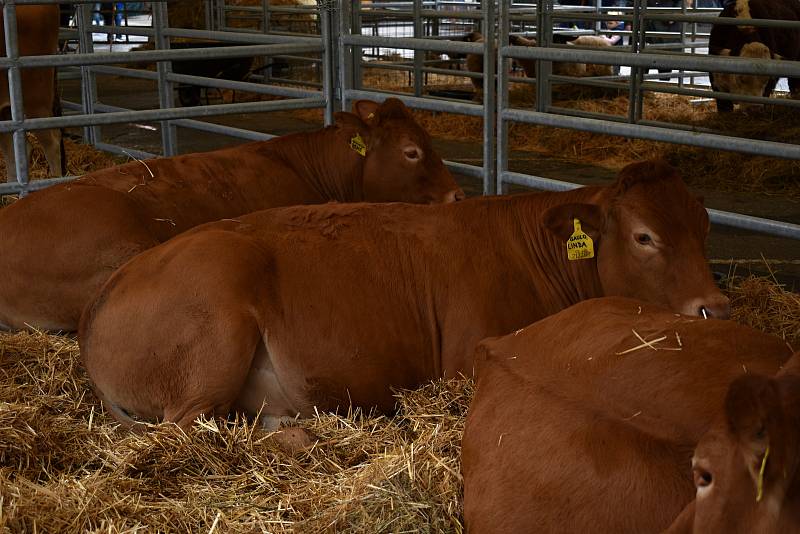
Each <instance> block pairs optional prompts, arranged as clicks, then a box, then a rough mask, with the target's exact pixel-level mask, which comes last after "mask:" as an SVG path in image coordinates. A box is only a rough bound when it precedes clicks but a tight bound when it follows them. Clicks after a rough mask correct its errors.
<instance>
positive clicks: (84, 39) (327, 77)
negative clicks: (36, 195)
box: [0, 0, 334, 195]
mask: <svg viewBox="0 0 800 534" xmlns="http://www.w3.org/2000/svg"><path fill="white" fill-rule="evenodd" d="M55 3H70V4H75V5H76V6H77V9H76V21H77V29H76V30H75V31H74V32H71V33H70V32H67V35H68V36H72V37H77V39H78V41H79V53H74V54H64V55H49V56H23V57H20V55H19V49H18V34H17V24H16V21H17V19H16V6H18V5H24V4H55ZM91 4H92V2H88V1H86V0H68V1H66V2H57V1H55V0H35V1H34V0H6V1H4V2H3V15H4V24H5V42H6V50H7V57H5V58H0V69H6V70H7V72H8V81H9V92H10V95H11V120H10V121H0V133H11V134H12V138H13V146H14V154H15V159H16V161H15V164H16V172H17V182H15V183H14V182H12V183H6V184H0V194H9V193H20V194H23V195H24V194H26V193H27V192H29V191H32V190H35V189H41V188H43V187H47V186H48V185H52V184H53V183H58V182H61V181H64V179H65V178H64V177H60V178H53V179H47V180H37V181H35V182H30V181H29V180H28V159H27V141H26V132H29V131H34V130H40V129H48V128H67V127H83V128H84V140H85V141H86V142H88V143H91V144H93V145H95V146H97V147H98V148H101V149H103V150H106V151H109V152H112V153H124V154H129V155H134V156H136V157H149V156H152V154H147V153H142V152H137V151H132V150H130V149H126V148H125V147H120V146H117V145H114V144H112V143H106V142H103V140H102V138H101V136H100V132H99V129H98V126H100V125H104V124H121V123H129V122H134V121H160V123H161V128H160V131H161V141H162V143H161V144H162V153H161V155H164V156H172V155H175V154H176V153H177V145H178V136H177V130H176V128H177V127H178V126H180V127H182V128H192V129H197V130H201V131H206V132H213V133H218V134H224V135H229V136H233V137H240V138H244V139H268V138H270V137H272V136H270V135H268V134H262V133H257V132H248V131H245V130H242V129H239V128H234V127H229V126H224V125H220V124H212V123H208V122H204V121H201V120H196V119H198V118H203V117H212V116H220V115H230V114H236V113H260V112H269V111H278V110H294V109H307V108H324V109H325V117H326V121H327V122H330V121H331V120H332V117H333V102H334V97H333V71H332V68H331V65H332V64H333V59H332V57H330V56H331V54H332V52H333V50H334V44H333V41H332V33H331V32H330V28H329V25H330V19H329V17H328V12H327V11H325V10H323V11H322V12H321V13H320V21H321V24H320V25H321V34H322V35H321V36H317V37H304V36H293V35H278V34H261V33H247V32H233V31H227V32H220V31H207V30H194V29H185V28H172V27H170V26H169V23H168V20H167V4H166V2H165V1H156V2H152V3H151V4H152V25H151V27H128V26H123V27H117V26H102V27H101V26H92V24H91V9H92V6H91ZM93 33H104V34H117V35H137V36H145V37H147V38H149V39H152V40H153V42H154V44H155V50H141V51H129V52H108V53H95V52H94V43H93V37H92V34H93ZM178 37H179V38H190V39H211V40H214V41H221V42H223V43H232V45H231V46H227V45H225V46H218V47H214V48H201V47H198V48H188V47H187V48H183V49H180V50H177V49H176V50H172V49H170V41H171V39H172V38H178ZM233 43H235V45H233ZM306 53H312V54H317V55H320V56H321V58H322V59H321V63H322V64H323V69H322V71H323V72H322V76H321V82H320V84H319V85H320V86H321V87H320V89H321V90H318V89H316V88H302V89H301V88H294V87H286V86H285V85H278V84H276V83H274V82H272V83H266V82H264V81H263V80H262V82H261V83H254V82H250V81H232V80H223V79H217V78H211V77H203V76H191V75H186V74H178V73H175V72H173V69H172V62H173V61H178V60H181V59H184V60H185V59H226V58H241V57H250V56H266V57H273V56H286V55H294V54H306ZM154 62H155V63H156V65H157V67H156V71H155V72H153V71H148V70H142V69H132V68H129V67H122V66H114V65H118V64H130V63H154ZM28 67H58V68H62V69H63V68H67V67H78V68H79V69H80V75H79V76H80V82H81V101H80V102H69V101H65V102H63V107H64V109H65V110H72V111H76V112H77V113H75V114H70V115H68V116H63V117H48V118H30V119H29V118H26V117H25V116H24V95H23V92H22V87H21V77H20V69H22V68H28ZM103 74H107V75H115V76H128V77H132V78H140V79H148V80H153V81H155V82H156V85H157V88H158V95H159V107H158V108H157V109H149V110H131V109H125V108H120V107H112V106H108V105H104V104H102V103H101V102H100V101H99V100H98V97H97V85H96V79H95V77H96V76H97V75H103ZM179 83H186V84H192V85H200V86H205V87H216V88H220V89H233V90H245V91H250V92H252V93H256V94H263V95H272V96H278V97H283V98H284V99H282V100H274V101H255V102H242V103H231V104H215V105H201V106H195V107H176V106H175V102H174V90H175V86H176V84H179ZM67 179H68V178H67Z"/></svg>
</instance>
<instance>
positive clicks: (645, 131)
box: [501, 109, 800, 159]
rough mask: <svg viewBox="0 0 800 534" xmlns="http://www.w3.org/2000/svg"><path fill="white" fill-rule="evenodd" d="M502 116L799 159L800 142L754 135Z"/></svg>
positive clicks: (515, 113)
mask: <svg viewBox="0 0 800 534" xmlns="http://www.w3.org/2000/svg"><path fill="white" fill-rule="evenodd" d="M501 115H502V117H503V119H506V120H512V121H516V122H526V123H529V124H538V125H540V126H551V127H554V128H567V129H570V130H580V131H584V132H592V133H597V134H608V135H616V136H620V137H633V138H636V139H647V140H650V141H664V142H667V143H676V144H681V145H691V146H699V147H703V148H710V149H713V150H726V151H733V152H741V153H744V154H753V155H756V156H769V157H773V158H783V159H800V145H792V144H788V143H777V142H773V141H759V140H755V139H742V138H740V137H730V136H726V135H715V134H709V133H705V132H694V131H684V130H677V131H676V130H668V129H666V128H657V127H654V126H643V125H641V124H621V123H616V122H611V121H606V120H598V119H588V118H577V117H565V116H560V115H554V114H550V113H542V112H537V111H524V110H521V109H504V110H502V111H501Z"/></svg>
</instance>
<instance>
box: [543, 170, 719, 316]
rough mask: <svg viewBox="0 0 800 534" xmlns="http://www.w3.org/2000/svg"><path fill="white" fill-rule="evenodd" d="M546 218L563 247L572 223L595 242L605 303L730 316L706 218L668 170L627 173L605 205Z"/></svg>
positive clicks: (555, 211)
mask: <svg viewBox="0 0 800 534" xmlns="http://www.w3.org/2000/svg"><path fill="white" fill-rule="evenodd" d="M543 217H544V219H543V220H544V224H545V226H546V227H547V228H548V229H549V230H550V231H551V232H552V233H554V234H555V235H556V236H557V237H558V238H559V240H561V241H562V242H566V240H567V239H568V238H569V236H570V235H571V234H572V232H573V219H575V218H577V219H579V220H580V221H581V223H582V229H583V231H584V232H585V233H587V234H588V235H589V236H590V237H592V239H593V240H594V246H595V255H596V261H597V272H598V275H599V278H600V285H601V286H602V290H603V294H604V295H607V296H622V297H630V298H637V299H641V300H645V301H648V302H653V303H656V304H661V305H663V306H666V307H668V308H670V309H672V310H675V311H677V312H680V313H683V314H687V315H700V316H705V317H712V316H713V317H717V318H727V317H728V316H729V315H730V306H729V303H728V299H727V298H726V297H725V296H724V295H723V294H722V293H721V292H720V290H719V288H718V287H717V286H716V285H715V284H714V280H713V278H712V276H711V272H710V270H709V268H708V263H707V261H706V257H705V240H706V236H707V235H708V231H709V229H710V222H709V219H708V213H706V210H705V209H704V208H703V205H702V204H701V202H700V201H699V200H698V199H697V198H695V197H694V196H692V195H691V194H690V193H689V191H688V189H687V188H686V186H685V185H684V183H683V181H682V180H681V178H680V176H679V175H678V173H677V171H676V170H675V169H674V168H672V167H671V166H669V165H668V164H667V163H665V162H663V161H659V160H654V161H644V162H639V163H633V164H631V165H628V166H627V167H625V168H624V169H622V171H621V172H620V174H619V177H618V178H617V181H616V183H615V184H614V185H613V186H611V190H610V194H609V195H608V196H606V197H604V200H602V201H601V203H600V204H564V205H560V206H555V207H553V208H550V209H549V210H548V211H547V212H545V213H544V216H543ZM578 261H586V260H578Z"/></svg>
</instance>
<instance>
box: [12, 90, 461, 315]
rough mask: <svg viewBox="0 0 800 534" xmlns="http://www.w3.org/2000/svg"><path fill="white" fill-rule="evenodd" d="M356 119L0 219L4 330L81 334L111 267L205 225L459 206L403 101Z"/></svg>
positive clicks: (192, 158)
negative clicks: (277, 214) (354, 204)
mask: <svg viewBox="0 0 800 534" xmlns="http://www.w3.org/2000/svg"><path fill="white" fill-rule="evenodd" d="M354 111H355V113H339V114H337V121H336V124H335V125H334V126H330V127H327V128H324V129H322V130H319V131H315V132H310V133H299V134H292V135H287V136H284V137H279V138H277V139H272V140H269V141H263V142H257V143H250V144H245V145H241V146H236V147H233V148H228V149H225V150H218V151H215V152H208V153H201V154H190V155H186V156H177V157H173V158H165V159H155V160H148V161H145V162H140V161H136V162H131V163H128V164H126V165H121V166H119V167H113V168H110V169H104V170H102V171H97V172H93V173H90V174H87V175H86V176H83V177H82V178H80V179H79V180H76V181H75V182H72V183H70V184H64V185H59V186H54V187H51V188H49V189H46V190H44V191H40V192H37V193H33V194H31V195H30V196H28V197H26V198H24V199H22V200H20V201H18V202H16V203H14V204H12V205H11V206H9V207H7V208H4V209H3V210H0V235H2V236H3V254H0V272H2V273H3V276H1V277H0V325H3V324H4V325H5V326H6V327H7V328H9V327H10V328H23V327H24V326H25V325H30V326H34V327H38V328H44V329H48V330H75V329H77V326H78V320H79V318H80V314H81V311H82V310H83V307H84V306H85V305H86V303H87V302H88V300H89V298H90V296H91V295H92V294H94V293H95V292H96V291H97V290H98V289H99V288H100V286H101V285H102V284H103V282H105V281H106V280H107V279H108V277H109V276H110V275H111V273H112V272H114V270H116V269H117V268H118V267H119V266H120V265H122V264H123V263H125V262H126V261H127V260H128V259H130V258H131V257H133V256H135V255H136V254H138V253H140V252H142V251H144V250H147V249H148V248H150V247H153V246H155V245H157V244H159V243H162V242H164V241H167V240H168V239H170V238H171V237H173V236H175V235H177V234H179V233H181V232H183V231H185V230H187V229H189V228H192V227H194V226H197V225H199V224H202V223H206V222H210V221H215V220H219V219H225V218H231V217H237V216H239V215H242V214H244V213H249V212H252V211H256V210H260V209H264V208H271V207H276V206H288V205H293V204H319V203H324V202H328V201H331V200H336V201H339V202H351V201H363V200H368V201H373V202H386V201H401V202H418V203H435V202H450V201H454V200H459V199H461V198H463V196H464V194H463V192H462V191H461V189H460V188H459V187H458V185H456V183H455V181H454V179H453V177H452V175H451V174H450V172H449V171H448V170H447V168H446V167H445V166H444V163H443V162H442V159H441V158H440V157H439V155H438V154H437V153H436V152H435V151H434V150H433V147H432V145H431V140H430V137H429V136H428V134H427V133H426V132H425V131H424V130H423V129H422V128H421V127H420V126H419V125H418V124H417V123H416V122H415V121H414V119H413V117H412V116H411V113H410V112H409V111H408V109H407V108H406V107H405V106H404V105H403V104H402V103H401V102H400V101H399V100H397V99H389V100H387V101H386V102H385V103H383V104H381V105H379V104H377V103H375V102H371V101H366V100H362V101H359V102H356V104H355V106H354ZM354 139H355V140H354ZM359 141H363V144H364V145H365V146H364V149H365V153H364V155H362V154H361V153H359V152H358V150H356V149H358V148H359ZM151 173H152V176H151Z"/></svg>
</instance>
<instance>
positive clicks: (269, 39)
mask: <svg viewBox="0 0 800 534" xmlns="http://www.w3.org/2000/svg"><path fill="white" fill-rule="evenodd" d="M234 2H235V0H207V2H206V10H205V19H206V23H207V26H206V27H207V28H208V30H189V29H182V28H172V27H170V26H169V24H168V23H167V20H166V10H165V9H164V4H163V3H161V2H154V3H153V6H154V11H153V24H152V27H149V28H133V27H122V28H116V27H103V28H98V27H94V28H92V27H91V26H90V25H89V24H87V20H88V16H89V11H88V7H87V6H86V5H85V4H86V3H87V2H86V1H85V0H71V3H73V4H82V5H83V7H82V8H81V9H79V10H78V31H77V36H78V38H79V40H80V47H81V53H78V54H71V55H66V56H43V57H24V58H19V56H18V53H17V50H16V48H15V43H14V44H13V45H12V44H11V41H15V39H14V38H13V36H14V35H15V34H14V19H13V9H14V7H13V6H14V5H16V4H25V3H54V2H53V1H52V0H35V1H34V0H16V1H11V0H9V1H7V2H4V4H3V9H4V13H6V17H7V18H6V27H7V33H6V41H7V46H8V54H9V55H8V58H5V59H0V68H6V69H8V71H9V86H10V88H11V90H12V94H14V95H15V98H14V100H13V105H12V120H11V121H5V122H0V132H12V133H13V136H14V141H15V145H14V146H15V151H18V152H16V153H17V154H18V155H19V154H22V150H24V133H25V131H27V130H33V129H39V128H51V127H65V126H84V127H85V131H84V134H85V138H86V139H87V141H89V142H92V143H94V144H95V145H96V146H98V147H100V148H102V149H106V150H110V151H117V152H119V151H121V150H122V148H121V147H116V146H114V145H111V144H108V143H104V142H103V141H102V139H101V138H100V137H99V135H98V132H97V127H98V125H102V124H115V123H123V122H128V121H132V120H136V121H142V120H156V121H163V122H162V128H161V135H162V144H163V150H162V151H163V154H165V155H171V154H174V153H175V151H176V132H175V127H176V126H180V127H191V128H196V129H201V130H204V131H208V132H213V133H224V134H226V135H234V136H237V137H240V138H243V139H264V138H268V137H269V136H268V135H267V134H262V133H258V132H251V131H247V130H244V129H240V128H233V127H229V126H223V125H219V124H211V123H208V122H203V121H199V120H195V119H196V118H199V117H204V116H211V115H216V114H228V113H240V112H257V111H270V110H278V109H298V108H308V107H323V106H324V107H325V111H326V113H325V116H326V122H328V123H329V122H330V121H331V120H332V114H333V110H334V107H337V108H341V109H348V108H349V105H350V103H351V102H352V101H353V100H354V99H358V98H371V99H375V100H382V99H385V98H387V97H389V96H396V97H398V98H400V99H401V100H403V101H404V102H405V103H406V104H407V105H409V106H410V107H413V108H417V109H424V110H431V111H437V112H445V113H453V114H461V115H466V116H474V117H480V118H482V120H483V127H482V139H483V147H482V152H483V153H482V156H483V157H482V165H481V166H474V165H466V164H462V163H457V162H446V164H447V165H448V166H449V168H450V169H451V170H453V171H455V172H458V173H461V174H464V175H467V176H471V177H476V178H480V179H482V180H483V191H484V193H485V194H493V193H495V192H502V191H504V189H505V188H506V187H507V186H508V185H509V184H519V185H524V186H529V187H534V188H537V189H549V190H559V189H568V188H573V187H578V186H577V184H572V183H567V182H560V181H556V180H552V179H548V178H544V177H539V176H530V175H523V174H520V173H515V172H511V171H510V170H509V168H508V153H509V144H508V130H509V127H510V125H511V124H512V123H515V122H520V123H528V124H534V125H540V126H547V127H554V128H567V129H573V130H581V131H587V132H594V133H602V134H610V135H615V136H621V137H625V138H637V139H647V140H652V141H662V142H667V143H677V144H685V145H691V146H698V147H704V148H708V149H714V150H734V151H738V152H742V153H746V154H755V155H764V156H770V157H777V158H791V159H797V160H800V146H798V145H796V144H792V143H787V142H776V141H769V140H756V139H746V138H740V137H735V136H733V135H730V134H729V133H726V132H715V131H711V130H709V129H707V128H704V127H701V126H688V125H682V124H673V123H668V122H659V121H655V120H650V119H647V118H646V117H645V114H644V113H643V108H644V105H645V98H644V97H645V95H646V94H648V93H653V92H658V93H665V94H674V95H683V96H689V97H692V98H698V99H711V98H720V99H732V100H736V101H740V102H749V103H769V104H771V105H776V106H786V107H791V108H795V107H797V106H798V101H796V100H791V99H788V98H783V97H782V95H781V96H779V97H777V98H776V97H757V96H744V95H731V94H729V93H722V92H715V91H711V90H710V88H709V87H708V85H707V82H706V81H705V80H704V79H705V78H707V76H708V72H710V71H713V72H720V73H738V74H760V75H769V76H773V75H774V76H783V77H785V76H796V77H797V76H800V62H793V61H776V60H755V59H742V58H730V57H719V56H708V55H706V54H705V50H704V49H705V48H706V47H707V45H708V35H709V29H710V27H711V25H712V24H739V25H748V26H756V27H761V26H778V27H792V28H796V27H800V23H796V22H788V21H768V20H742V19H739V20H738V21H737V20H733V19H719V18H718V17H717V16H716V15H717V13H718V11H719V10H718V9H714V8H707V7H696V6H694V7H692V8H688V7H687V6H685V5H684V6H683V7H679V8H672V9H662V8H659V9H654V8H649V7H648V6H647V2H646V1H645V0H631V2H630V3H631V5H619V2H615V3H616V4H617V5H611V6H609V5H603V4H604V2H603V1H601V0H596V1H595V2H594V4H593V5H591V6H586V7H574V6H559V5H555V2H554V1H553V0H541V1H539V2H534V3H532V2H530V1H525V2H516V1H513V0H508V1H500V2H497V1H496V0H481V1H480V2H478V1H475V0H469V1H464V2H459V1H456V0H403V1H391V2H378V1H373V2H361V1H354V2H345V1H339V2H336V3H325V2H321V4H322V7H321V8H320V9H318V10H317V9H315V10H313V13H314V16H315V17H316V18H315V19H313V20H316V21H317V24H318V25H317V30H318V32H319V35H309V34H306V33H305V32H304V31H301V32H299V33H298V32H293V31H287V30H291V28H286V27H280V26H279V25H278V26H276V24H275V21H276V20H280V19H279V16H280V15H281V14H298V13H304V14H308V13H309V12H310V10H309V9H308V8H307V7H291V6H278V5H273V4H272V3H270V2H268V1H262V3H261V5H260V6H258V5H255V6H253V5H251V6H241V5H236V4H234ZM623 3H626V2H623ZM244 7H247V9H243V8H244ZM9 14H10V16H9ZM496 16H497V20H496V18H495V17H496ZM284 20H287V19H284ZM659 20H661V21H672V22H673V23H677V24H678V29H677V30H675V31H659V30H657V29H653V28H656V27H657V26H653V25H651V24H650V22H651V21H659ZM237 21H239V22H237ZM609 21H621V22H624V23H625V25H624V27H622V28H620V27H615V28H610V27H608V24H607V23H608V22H609ZM242 24H244V25H245V26H247V27H238V28H237V27H235V26H241V25H242ZM248 25H249V26H248ZM9 28H10V30H11V31H9ZM295 29H296V28H295ZM317 30H314V31H317ZM473 30H478V31H481V32H483V33H484V34H486V35H487V38H486V39H485V40H484V42H482V43H476V42H466V41H464V40H461V39H462V38H463V37H464V36H465V35H466V34H467V33H468V32H470V31H473ZM92 32H113V33H115V34H122V35H125V34H131V35H143V36H147V37H149V38H152V39H153V40H154V41H155V43H156V50H150V51H136V52H131V53H122V54H120V53H110V54H105V53H104V54H94V53H92V39H91V33H92ZM387 32H389V34H388V35H387V34H386V33H387ZM392 32H393V33H392ZM312 33H313V32H312ZM511 34H515V35H526V36H529V37H535V38H536V39H537V42H538V45H539V46H536V47H520V46H512V45H509V44H508V42H509V41H508V37H509V35H511ZM584 34H587V35H598V34H601V35H606V36H620V37H621V38H622V44H621V45H620V46H614V47H608V48H602V49H586V48H580V47H574V46H567V45H561V44H556V42H554V41H560V42H563V36H577V35H584ZM178 37H180V38H193V39H208V40H215V41H225V42H232V43H236V44H237V46H222V47H216V48H206V49H199V48H198V49H191V48H190V49H182V50H171V49H170V41H171V39H173V38H178ZM492 37H494V38H492ZM653 38H661V41H659V42H655V41H654V39H653ZM9 45H10V46H9ZM309 54H317V56H316V58H313V61H308V62H306V64H315V65H317V67H314V68H316V69H317V70H318V72H319V76H320V78H319V81H316V80H305V81H303V80H298V79H291V78H286V77H276V76H274V73H272V74H268V73H266V72H265V73H264V74H263V75H262V76H261V77H260V78H256V77H251V81H247V82H241V81H231V80H220V79H214V78H204V77H198V76H190V75H186V74H177V73H175V72H173V70H172V69H171V68H170V66H171V62H172V61H178V60H180V59H183V58H190V57H191V58H211V57H215V58H232V57H242V56H246V55H251V56H268V57H272V58H276V57H279V58H290V59H291V58H299V59H298V63H300V59H302V60H306V59H309V58H308V57H307V56H308V55H309ZM468 54H474V55H476V56H480V57H481V58H482V67H483V69H482V70H483V73H488V74H487V75H484V74H482V73H480V72H467V71H464V70H454V69H452V68H445V66H446V65H444V59H443V58H445V57H446V58H447V61H449V62H451V63H454V64H456V65H457V64H458V63H459V62H463V57H464V56H466V55H468ZM387 59H390V60H387ZM514 59H523V60H525V59H527V60H533V61H535V62H536V78H530V79H528V78H525V77H519V76H518V77H514V78H513V81H514V82H515V83H527V84H530V85H531V86H533V87H534V88H535V104H534V107H533V108H532V109H521V108H518V107H514V106H512V105H511V102H510V99H509V81H510V80H509V71H510V67H511V62H512V60H514ZM137 61H141V62H157V63H158V65H159V67H158V69H157V71H155V72H152V71H144V70H138V69H130V68H127V67H119V66H114V65H115V64H118V63H132V62H137ZM554 62H581V63H593V64H598V65H610V66H619V67H621V69H622V70H621V71H620V72H618V73H615V74H613V75H610V76H594V77H572V76H566V75H556V74H554V73H553V72H552V66H553V63H554ZM48 65H56V66H59V67H62V68H63V67H67V66H76V67H78V68H80V74H79V75H80V79H81V87H82V93H83V95H82V101H81V102H79V103H70V102H66V103H65V108H67V109H71V110H75V111H78V112H79V113H77V114H75V115H71V116H68V117H58V118H45V119H27V120H25V119H24V117H23V115H22V100H21V94H19V75H18V69H19V68H22V67H27V66H48ZM496 65H499V67H500V68H496ZM451 66H452V65H451ZM658 68H661V69H662V70H665V71H669V72H659V73H656V74H650V73H648V71H649V70H650V69H658ZM377 70H383V71H395V72H400V73H402V74H403V76H405V77H407V78H406V79H407V80H408V81H407V87H406V88H405V90H399V91H398V90H387V89H385V88H380V87H368V86H367V84H365V72H369V71H377ZM15 72H16V74H15ZM101 74H113V75H125V76H132V77H137V78H146V79H151V80H154V81H156V82H157V84H158V88H159V95H160V99H159V104H160V109H153V110H143V111H132V110H126V109H122V108H119V107H113V106H109V105H107V104H103V103H100V102H98V100H97V96H96V88H95V83H94V77H95V76H97V75H101ZM437 75H453V76H461V77H462V78H463V79H465V80H468V79H480V80H482V82H481V83H482V93H483V101H482V102H476V101H464V100H459V99H456V98H451V97H446V96H435V95H432V94H431V91H430V88H429V86H428V77H429V76H437ZM664 77H668V78H670V81H663V80H661V78H664ZM253 78H255V79H253ZM334 81H335V83H334ZM253 82H256V83H253ZM314 82H316V83H317V84H318V86H321V87H318V86H317V85H314ZM178 83H182V84H183V83H185V84H197V85H203V86H206V87H217V88H226V89H234V90H247V91H251V92H253V93H258V94H268V95H274V96H278V97H284V98H287V99H286V100H278V101H270V102H247V103H237V104H219V105H207V106H201V107H197V108H177V107H175V106H174V103H173V98H174V96H173V89H174V86H175V84H178ZM496 84H497V85H496ZM564 84H569V85H574V86H579V85H585V86H588V87H599V88H606V89H616V90H619V91H622V92H623V93H624V94H627V95H628V97H629V98H628V109H627V113H624V114H622V115H615V114H612V113H606V112H603V111H600V112H587V111H581V110H579V109H571V108H565V107H564V106H562V105H554V103H553V101H552V96H553V90H554V88H557V87H559V86H562V85H564ZM320 88H321V90H320ZM15 91H16V92H15ZM17 97H20V98H17ZM131 153H132V154H134V155H137V154H135V153H133V152H131ZM141 155H142V156H145V155H146V154H141ZM26 161H27V160H26V159H25V158H19V157H18V158H17V170H18V176H20V181H19V183H18V184H6V185H1V186H0V192H8V191H21V192H27V191H30V190H33V189H35V188H39V187H43V186H46V185H48V184H50V183H54V182H55V181H58V180H60V179H55V180H50V181H42V182H39V181H37V182H33V183H29V182H28V181H27V179H26V178H24V177H25V176H27V175H26V173H25V170H26V169H24V166H25V165H26ZM709 211H710V213H711V216H712V220H713V221H714V222H717V223H720V224H726V225H731V226H738V227H743V228H747V229H752V230H757V231H761V232H766V233H771V234H774V235H781V236H789V237H794V238H800V225H796V224H790V223H787V222H781V221H770V220H766V219H760V218H756V217H749V216H745V215H739V214H733V213H724V212H718V211H714V210H709Z"/></svg>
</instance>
